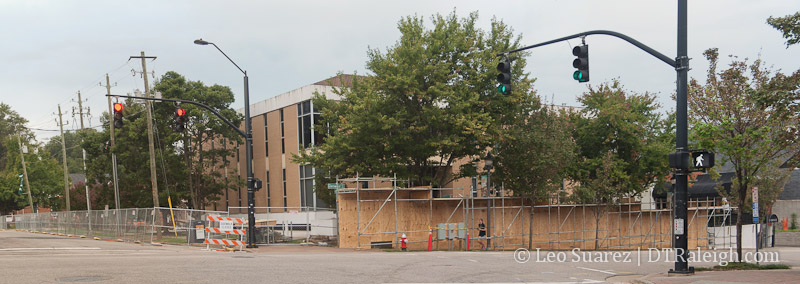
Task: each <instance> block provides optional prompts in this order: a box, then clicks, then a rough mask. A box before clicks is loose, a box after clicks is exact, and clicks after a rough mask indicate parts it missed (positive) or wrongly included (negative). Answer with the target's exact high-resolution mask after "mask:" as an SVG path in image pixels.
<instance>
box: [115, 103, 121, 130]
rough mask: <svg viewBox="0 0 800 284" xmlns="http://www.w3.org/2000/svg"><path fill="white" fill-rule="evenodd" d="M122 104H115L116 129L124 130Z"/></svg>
mask: <svg viewBox="0 0 800 284" xmlns="http://www.w3.org/2000/svg"><path fill="white" fill-rule="evenodd" d="M122 108H123V106H122V104H121V103H114V128H122Z"/></svg>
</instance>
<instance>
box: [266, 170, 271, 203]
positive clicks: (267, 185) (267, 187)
mask: <svg viewBox="0 0 800 284" xmlns="http://www.w3.org/2000/svg"><path fill="white" fill-rule="evenodd" d="M264 183H266V184H265V186H266V189H267V207H268V208H269V207H271V206H272V203H271V202H270V201H271V200H270V198H269V171H267V180H265V181H264Z"/></svg>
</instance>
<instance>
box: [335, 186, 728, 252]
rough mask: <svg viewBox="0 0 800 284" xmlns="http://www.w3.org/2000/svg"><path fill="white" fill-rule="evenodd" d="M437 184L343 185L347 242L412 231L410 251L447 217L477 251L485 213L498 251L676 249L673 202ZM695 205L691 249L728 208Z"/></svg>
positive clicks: (395, 237)
mask: <svg viewBox="0 0 800 284" xmlns="http://www.w3.org/2000/svg"><path fill="white" fill-rule="evenodd" d="M434 190H436V189H417V188H415V189H403V188H395V187H393V188H373V189H358V188H356V189H342V190H340V191H339V192H338V194H337V204H338V205H337V206H338V214H339V246H340V247H342V248H376V247H381V248H385V247H392V248H399V243H400V240H399V238H400V236H401V235H402V234H406V236H407V238H408V248H409V249H410V250H426V249H427V246H428V232H429V230H430V228H436V226H437V225H438V224H441V223H464V224H465V226H466V227H467V230H466V233H467V234H469V239H470V242H471V245H470V247H472V249H476V244H477V243H476V241H477V240H476V238H477V236H478V229H477V227H478V226H477V224H478V221H479V219H481V218H483V219H484V220H488V221H489V222H486V224H487V225H488V226H489V230H490V238H491V249H496V250H514V249H517V248H522V247H525V248H527V247H528V246H529V243H530V246H531V247H532V248H541V249H548V250H570V249H573V248H580V249H583V250H591V249H621V250H622V249H636V248H642V249H646V248H669V247H672V224H673V220H672V210H671V209H670V208H671V204H666V203H665V204H660V205H658V206H653V207H654V208H664V209H645V210H643V209H642V206H641V204H640V203H636V202H632V201H630V200H627V201H628V202H627V203H619V204H615V205H603V204H601V205H595V204H557V203H556V202H550V204H531V202H530V201H529V200H527V199H522V198H519V197H483V198H478V197H475V198H473V197H463V198H433V196H434V194H433V193H432V192H433V191H434ZM487 203H488V204H487ZM693 205H694V207H691V206H690V208H689V214H688V216H689V218H688V220H687V222H688V223H687V224H688V229H687V231H688V232H687V233H688V237H689V248H697V247H702V248H705V247H708V246H711V245H712V244H711V242H712V241H711V240H713V237H711V238H710V237H709V236H708V230H707V226H708V224H709V222H710V221H711V220H712V219H713V218H714V217H715V214H716V212H719V211H720V208H721V207H719V208H718V207H717V206H714V205H715V204H714V201H713V200H711V201H709V202H707V203H702V202H695V203H694V204H693ZM487 208H491V209H490V210H491V219H488V218H487ZM531 219H532V220H533V222H530V221H531ZM531 224H532V225H533V227H532V228H531ZM433 234H434V236H433V239H434V244H433V247H434V249H438V250H448V249H452V250H465V249H466V247H467V245H466V243H465V242H466V239H459V238H454V239H448V238H439V237H437V236H436V234H437V230H436V229H434V230H433ZM440 239H442V240H440ZM479 247H480V246H478V247H477V248H479Z"/></svg>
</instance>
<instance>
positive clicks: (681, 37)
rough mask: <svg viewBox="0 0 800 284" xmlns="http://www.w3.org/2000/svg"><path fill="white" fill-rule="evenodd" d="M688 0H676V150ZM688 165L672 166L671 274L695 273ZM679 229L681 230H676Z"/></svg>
mask: <svg viewBox="0 0 800 284" xmlns="http://www.w3.org/2000/svg"><path fill="white" fill-rule="evenodd" d="M687 34H688V32H687V0H679V1H678V57H677V58H676V61H677V65H676V66H675V71H676V72H677V73H678V74H677V75H678V80H677V81H676V82H677V83H676V85H677V86H676V96H675V101H676V107H675V120H676V121H675V126H676V127H675V150H676V152H677V153H682V152H688V151H689V148H688V144H689V139H688V132H689V126H688V114H687V112H688V107H687V101H686V100H687V96H688V93H689V83H688V77H689V57H688V51H687V47H688V40H687V38H688V36H687ZM688 174H689V169H688V168H683V167H681V168H676V169H675V204H674V210H675V212H674V216H675V217H674V218H675V219H674V220H673V223H674V228H673V230H674V233H673V234H672V235H673V236H672V237H673V248H674V249H675V269H674V270H670V271H669V273H670V274H694V267H689V261H688V259H689V245H688V239H689V238H688V232H687V230H686V228H687V226H688V224H687V221H686V220H687V217H688V216H689V212H688V202H689V198H688V197H689V186H688V185H689V183H688ZM678 232H680V233H682V234H678Z"/></svg>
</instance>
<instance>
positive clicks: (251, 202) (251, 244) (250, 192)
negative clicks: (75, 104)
mask: <svg viewBox="0 0 800 284" xmlns="http://www.w3.org/2000/svg"><path fill="white" fill-rule="evenodd" d="M244 83H245V94H247V93H248V91H247V89H248V88H247V84H248V82H247V75H245V77H244ZM106 96H108V97H117V98H128V99H138V100H147V101H159V102H174V103H186V104H192V105H196V106H199V107H202V108H204V109H206V110H208V111H210V112H211V113H213V114H214V115H216V116H217V117H219V119H221V120H222V121H223V122H225V123H226V124H228V126H230V127H231V128H233V129H234V130H236V133H239V135H241V136H242V137H243V138H244V139H245V144H246V145H247V146H245V152H246V155H247V156H248V157H251V155H252V153H253V152H252V151H253V148H252V140H253V138H252V137H253V136H252V134H251V131H250V129H251V127H250V126H251V125H250V119H248V118H249V115H250V108H249V106H250V104H249V103H250V100H249V99H247V97H249V96H247V95H246V96H245V98H246V99H245V105H247V107H245V116H247V117H245V131H247V132H246V133H245V132H243V131H241V130H240V129H239V127H237V126H236V125H234V124H233V123H232V122H230V120H228V119H226V118H225V117H224V116H222V115H221V114H219V112H217V111H216V110H214V109H212V108H211V107H209V106H207V105H204V104H201V103H198V102H193V101H186V100H174V99H159V98H151V97H134V96H122V95H112V94H108V95H106ZM247 160H248V161H247V162H246V164H247V173H248V174H247V204H248V208H247V209H248V214H247V222H248V224H247V247H248V248H257V247H258V246H257V245H256V236H255V227H256V225H255V224H256V220H255V190H257V189H258V188H260V182H256V179H255V178H253V165H252V162H251V160H252V159H247ZM256 184H258V185H259V187H258V188H256V187H255V185H256Z"/></svg>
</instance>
